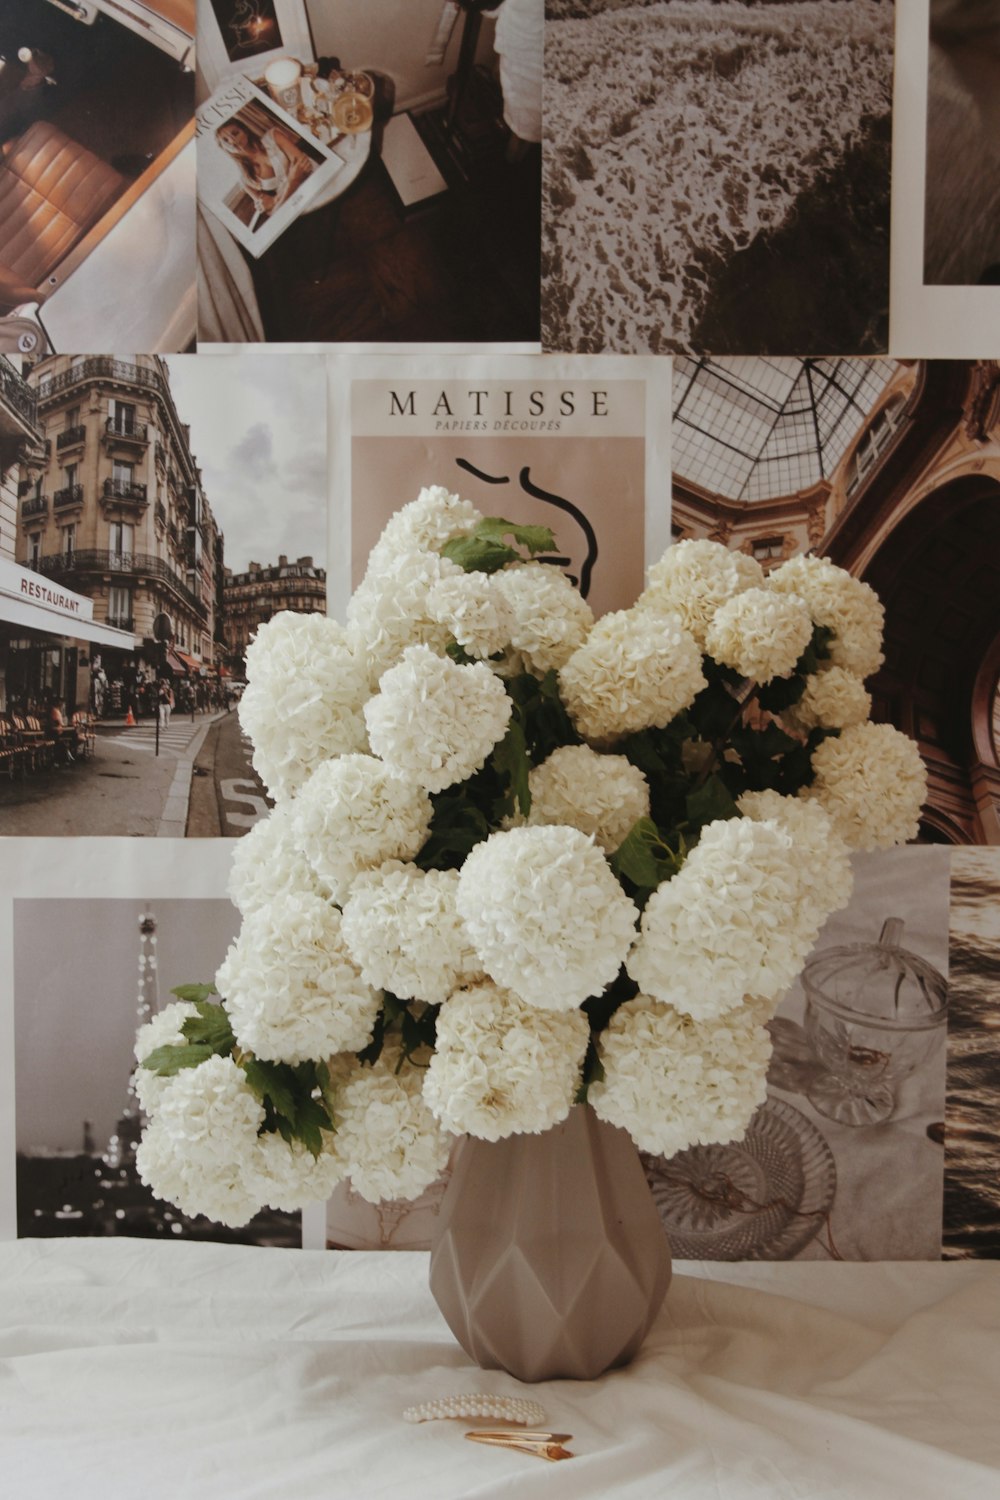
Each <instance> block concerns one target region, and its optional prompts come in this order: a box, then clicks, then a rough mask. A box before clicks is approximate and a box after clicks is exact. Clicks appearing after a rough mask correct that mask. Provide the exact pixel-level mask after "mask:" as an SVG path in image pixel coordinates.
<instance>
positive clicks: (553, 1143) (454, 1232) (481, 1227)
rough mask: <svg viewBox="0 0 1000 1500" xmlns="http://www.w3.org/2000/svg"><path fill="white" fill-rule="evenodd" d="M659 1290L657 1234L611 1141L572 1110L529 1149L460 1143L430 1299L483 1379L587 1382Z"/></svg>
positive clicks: (663, 1270) (628, 1349)
mask: <svg viewBox="0 0 1000 1500" xmlns="http://www.w3.org/2000/svg"><path fill="white" fill-rule="evenodd" d="M669 1282H670V1247H669V1245H668V1243H667V1237H666V1233H665V1232H664V1228H663V1224H662V1222H661V1220H660V1216H659V1214H658V1213H657V1211H656V1207H655V1205H654V1203H653V1199H652V1197H651V1195H650V1191H649V1187H648V1185H647V1183H646V1178H645V1174H644V1173H643V1170H642V1167H641V1166H640V1164H639V1158H638V1155H637V1153H636V1149H635V1146H634V1145H633V1144H632V1141H631V1139H630V1138H629V1136H628V1135H627V1134H626V1133H625V1131H624V1130H618V1129H617V1128H616V1127H615V1126H613V1125H608V1124H605V1122H604V1121H603V1120H599V1119H598V1118H597V1116H596V1115H595V1114H594V1112H593V1110H592V1109H590V1108H589V1107H588V1106H586V1105H577V1106H575V1107H574V1108H573V1109H572V1110H571V1111H570V1114H569V1116H568V1117H567V1119H566V1120H564V1121H563V1122H562V1124H560V1125H556V1126H555V1127H554V1128H553V1129H552V1130H548V1131H546V1132H545V1133H544V1134H542V1135H512V1136H508V1137H507V1138H506V1139H505V1140H502V1141H481V1140H478V1139H476V1138H475V1137H472V1136H470V1137H467V1138H466V1139H465V1140H464V1141H463V1142H462V1144H461V1146H460V1147H459V1150H458V1153H457V1157H456V1161H455V1166H454V1170H453V1173H452V1177H451V1181H450V1183H449V1184H448V1188H447V1190H446V1192H445V1195H444V1198H443V1199H442V1202H441V1209H440V1213H439V1215H438V1220H437V1227H436V1230H435V1235H434V1243H433V1246H432V1248H431V1271H430V1287H431V1292H432V1294H433V1296H434V1299H435V1301H436V1302H437V1305H438V1307H439V1308H440V1309H441V1312H442V1313H443V1314H444V1317H445V1320H446V1321H447V1323H448V1326H449V1327H450V1328H451V1331H452V1333H453V1334H454V1335H455V1337H456V1338H457V1339H458V1342H459V1343H460V1344H461V1346H462V1348H463V1349H464V1350H465V1351H466V1353H467V1354H469V1355H471V1356H472V1358H473V1359H474V1360H475V1361H476V1362H477V1364H479V1365H481V1366H482V1367H483V1368H484V1369H491V1370H492V1369H501V1370H507V1371H508V1372H509V1373H510V1374H511V1375H514V1376H516V1377H517V1379H518V1380H525V1381H535V1380H555V1379H559V1378H570V1379H574V1380H593V1379H594V1378H595V1377H596V1376H597V1375H600V1374H601V1373H602V1372H603V1371H604V1370H607V1369H610V1368H611V1367H612V1366H614V1365H624V1364H627V1363H628V1361H629V1360H630V1359H632V1358H633V1357H634V1355H635V1354H636V1353H637V1352H638V1350H639V1346H640V1345H641V1343H642V1341H643V1339H644V1338H645V1336H646V1334H647V1332H648V1331H649V1328H650V1325H651V1324H652V1322H653V1319H654V1318H655V1317H656V1314H657V1312H658V1311H659V1308H660V1304H661V1303H662V1301H663V1298H664V1294H665V1293H666V1290H667V1286H668V1285H669Z"/></svg>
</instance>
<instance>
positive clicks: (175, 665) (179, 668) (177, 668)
mask: <svg viewBox="0 0 1000 1500" xmlns="http://www.w3.org/2000/svg"><path fill="white" fill-rule="evenodd" d="M167 666H168V667H169V668H170V670H171V671H172V672H183V673H184V675H185V677H186V676H187V671H188V664H187V662H186V661H184V659H183V658H182V656H181V654H180V652H179V651H176V650H175V649H174V647H173V646H170V647H168V648H167Z"/></svg>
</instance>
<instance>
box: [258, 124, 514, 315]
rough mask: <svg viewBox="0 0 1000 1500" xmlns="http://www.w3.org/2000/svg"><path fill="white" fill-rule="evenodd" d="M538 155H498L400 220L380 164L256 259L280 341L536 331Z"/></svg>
mask: <svg viewBox="0 0 1000 1500" xmlns="http://www.w3.org/2000/svg"><path fill="white" fill-rule="evenodd" d="M540 203H541V153H540V151H539V149H538V148H537V147H534V148H532V149H531V150H529V152H528V154H527V155H526V156H525V157H524V159H522V160H521V161H519V162H516V163H508V162H506V161H505V160H504V159H503V156H502V153H493V154H492V155H488V156H487V157H486V158H485V159H483V160H481V161H480V162H478V163H477V166H476V170H475V173H474V175H473V178H472V180H471V181H470V182H469V183H467V184H464V183H462V182H461V181H459V180H457V179H456V180H455V181H454V183H453V185H452V186H451V187H450V188H449V191H448V192H447V194H445V195H444V196H443V197H442V198H440V199H438V200H437V201H436V202H435V203H434V204H433V205H431V206H430V207H428V208H426V209H424V210H422V211H421V212H419V213H418V214H415V215H411V216H410V217H408V218H404V217H403V215H402V213H401V211H400V209H399V207H398V205H397V203H396V200H395V197H394V194H393V191H392V188H391V186H390V184H389V182H388V180H387V177H386V175H385V172H384V170H383V168H382V166H381V164H380V162H379V161H378V160H377V159H375V160H372V161H370V162H369V164H368V166H367V167H366V168H365V171H364V172H363V173H362V176H361V177H360V179H359V180H358V182H357V183H355V185H354V186H353V187H352V188H351V189H349V191H348V192H347V193H345V195H344V197H343V198H342V199H340V200H339V202H337V203H334V204H331V205H330V206H329V207H328V208H325V209H320V210H318V211H317V212H316V213H315V214H311V215H305V216H303V218H302V219H300V220H299V221H298V222H297V223H296V224H294V225H293V226H292V227H291V229H289V230H288V231H287V233H286V234H284V235H283V236H282V237H281V239H280V240H278V241H277V243H276V244H275V245H274V246H273V247H272V249H271V250H270V251H269V252H268V253H267V255H266V256H265V257H263V258H262V260H261V261H260V262H258V263H257V265H256V266H255V268H254V270H255V280H256V282H257V292H258V298H259V300H260V304H261V312H262V316H263V319H264V327H265V332H266V336H267V338H268V339H269V340H272V341H281V340H286V339H287V340H312V341H322V342H327V341H331V342H332V341H353V340H358V341H361V340H365V341H379V342H409V341H413V342H422V343H435V342H441V341H448V342H456V341H477V342H486V341H494V340H505V341H507V340H509V341H515V340H517V341H520V340H537V339H538V336H539V246H540V240H541V234H540V213H541V208H540Z"/></svg>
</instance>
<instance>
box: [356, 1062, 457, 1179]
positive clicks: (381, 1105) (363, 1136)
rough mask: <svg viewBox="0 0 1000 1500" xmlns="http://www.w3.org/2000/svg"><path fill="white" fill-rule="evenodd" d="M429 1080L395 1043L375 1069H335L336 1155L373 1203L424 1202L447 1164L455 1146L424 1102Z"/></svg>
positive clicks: (361, 1066) (357, 1066)
mask: <svg viewBox="0 0 1000 1500" xmlns="http://www.w3.org/2000/svg"><path fill="white" fill-rule="evenodd" d="M426 1076H427V1070H426V1068H425V1067H419V1066H416V1065H415V1064H414V1063H410V1062H401V1059H400V1052H399V1048H398V1046H397V1045H394V1044H393V1043H391V1042H390V1043H387V1044H386V1046H385V1047H384V1048H383V1050H382V1053H381V1056H380V1057H379V1059H378V1061H377V1062H376V1063H374V1064H372V1065H368V1064H365V1063H359V1062H357V1061H352V1062H351V1063H350V1064H348V1065H347V1066H346V1067H345V1066H341V1067H340V1068H338V1067H337V1065H336V1064H335V1065H334V1069H333V1079H334V1116H335V1122H336V1127H337V1129H336V1136H335V1139H334V1151H335V1153H336V1156H337V1159H338V1161H339V1162H340V1163H341V1165H342V1167H343V1170H344V1171H345V1172H346V1173H347V1175H349V1177H350V1179H351V1184H352V1186H353V1187H354V1188H355V1189H356V1191H357V1192H359V1193H360V1194H361V1196H362V1198H367V1199H368V1201H369V1202H370V1203H380V1202H382V1201H383V1200H384V1199H386V1198H419V1197H420V1194H421V1193H422V1192H424V1191H425V1189H426V1188H429V1187H430V1185H431V1183H432V1182H434V1180H435V1179H436V1178H437V1177H439V1176H440V1174H441V1172H443V1171H444V1168H445V1166H446V1165H447V1162H448V1157H449V1154H450V1152H451V1148H452V1146H453V1145H454V1141H453V1140H452V1138H451V1137H450V1136H449V1135H448V1134H446V1132H445V1131H444V1130H443V1129H442V1128H441V1125H440V1124H439V1123H438V1121H437V1120H436V1119H435V1118H434V1115H433V1114H432V1113H431V1111H430V1109H429V1108H428V1106H427V1104H426V1102H425V1100H424V1096H423V1086H424V1080H425V1078H426Z"/></svg>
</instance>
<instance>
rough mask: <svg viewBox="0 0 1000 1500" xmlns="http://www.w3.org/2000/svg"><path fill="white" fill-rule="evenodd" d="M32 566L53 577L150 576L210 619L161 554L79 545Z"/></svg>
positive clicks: (198, 612) (195, 596) (205, 610)
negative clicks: (151, 554) (95, 574)
mask: <svg viewBox="0 0 1000 1500" xmlns="http://www.w3.org/2000/svg"><path fill="white" fill-rule="evenodd" d="M28 566H29V567H32V568H34V569H35V571H36V572H38V573H45V574H47V575H48V576H49V577H52V578H64V577H65V576H66V575H67V574H70V573H107V574H113V573H114V574H124V575H126V576H128V577H130V578H139V579H147V580H150V581H155V582H158V583H164V584H166V585H167V587H168V588H170V589H172V590H173V592H174V593H175V594H176V596H177V598H178V599H180V600H182V601H183V603H185V604H186V605H187V606H188V608H189V609H192V610H193V611H194V612H195V614H197V616H198V618H199V619H200V620H202V621H204V620H207V618H208V607H207V605H206V604H204V603H203V602H202V600H201V599H200V598H199V596H198V595H197V594H196V593H194V591H193V590H192V589H189V588H188V586H187V584H186V583H185V582H184V581H183V579H181V578H180V577H179V576H178V575H177V574H176V573H175V572H173V570H172V569H171V568H169V567H168V566H167V564H166V563H165V562H164V561H163V559H162V558H160V557H150V556H149V555H148V554H147V553H142V552H105V551H100V550H94V549H91V548H86V549H84V548H80V549H78V550H77V551H75V552H54V553H47V554H46V555H45V556H43V557H39V558H38V559H37V561H36V562H34V563H29V564H28Z"/></svg>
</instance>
